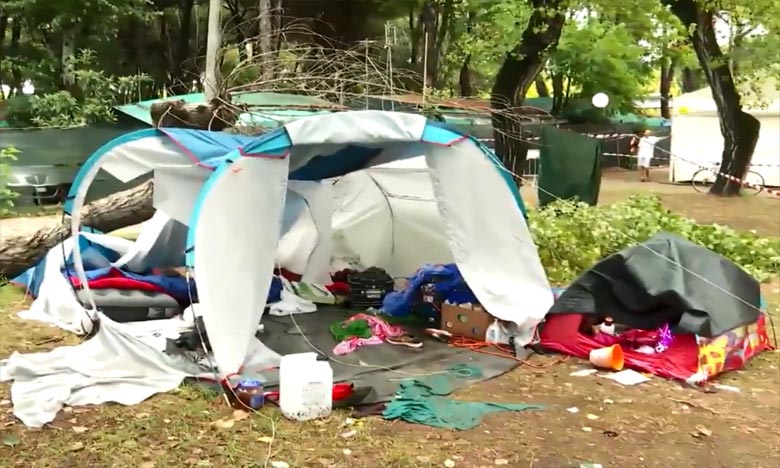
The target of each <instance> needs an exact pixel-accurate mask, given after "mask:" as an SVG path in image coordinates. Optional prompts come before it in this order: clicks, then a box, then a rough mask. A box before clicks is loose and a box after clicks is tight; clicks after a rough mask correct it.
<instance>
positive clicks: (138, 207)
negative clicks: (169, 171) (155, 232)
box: [0, 180, 154, 278]
mask: <svg viewBox="0 0 780 468" xmlns="http://www.w3.org/2000/svg"><path fill="white" fill-rule="evenodd" d="M153 191H154V186H153V183H152V181H151V180H150V181H148V182H145V183H143V184H141V185H139V186H137V187H134V188H132V189H130V190H126V191H124V192H119V193H117V194H114V195H112V196H110V197H106V198H103V199H100V200H97V201H95V202H93V203H90V204H89V205H87V206H85V207H84V209H83V210H82V224H83V226H86V227H91V228H94V229H98V230H100V231H103V232H111V231H115V230H117V229H121V228H123V227H126V226H132V225H135V224H138V223H142V222H144V221H146V220H147V219H149V218H151V217H152V215H153V214H154V206H153V204H152V199H153V197H152V193H153ZM70 230H71V225H70V220H69V219H67V220H65V222H64V223H60V224H58V225H56V226H53V227H47V228H43V229H40V230H38V232H36V233H35V234H33V235H32V237H30V236H16V237H11V238H4V239H2V241H0V277H4V278H16V277H17V276H19V275H20V274H22V273H24V271H25V270H27V269H28V268H30V267H32V266H34V265H35V264H37V263H38V262H39V261H40V260H41V259H42V258H43V257H44V256H45V255H46V253H48V252H49V250H51V249H52V248H53V247H55V246H56V245H57V244H59V243H60V242H62V241H64V240H65V239H67V238H68V237H70Z"/></svg>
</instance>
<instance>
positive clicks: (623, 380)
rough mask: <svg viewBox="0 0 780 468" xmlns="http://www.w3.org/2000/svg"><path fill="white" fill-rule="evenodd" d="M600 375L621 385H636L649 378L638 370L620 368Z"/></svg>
mask: <svg viewBox="0 0 780 468" xmlns="http://www.w3.org/2000/svg"><path fill="white" fill-rule="evenodd" d="M600 376H601V377H604V378H607V379H610V380H614V381H615V382H617V383H619V384H621V385H637V384H641V383H643V382H647V381H648V380H650V378H649V377H646V376H644V375H642V374H640V373H639V372H637V371H635V370H631V369H626V370H622V371H620V372H615V373H612V374H600Z"/></svg>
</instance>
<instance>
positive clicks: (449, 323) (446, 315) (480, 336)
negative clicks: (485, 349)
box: [441, 304, 495, 341]
mask: <svg viewBox="0 0 780 468" xmlns="http://www.w3.org/2000/svg"><path fill="white" fill-rule="evenodd" d="M494 320H495V318H493V316H492V315H490V314H489V313H487V311H485V309H483V308H482V306H481V305H479V304H474V305H457V304H442V306H441V329H442V330H446V331H448V332H450V333H452V334H453V335H461V336H464V337H466V338H471V339H473V340H479V341H485V333H487V328H488V327H489V326H490V324H491V323H493V321H494Z"/></svg>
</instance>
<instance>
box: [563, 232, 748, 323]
mask: <svg viewBox="0 0 780 468" xmlns="http://www.w3.org/2000/svg"><path fill="white" fill-rule="evenodd" d="M760 296H761V292H760V288H759V284H758V282H757V281H756V280H755V279H753V278H752V277H750V275H748V274H747V273H745V271H744V270H742V269H741V268H740V267H739V266H737V265H735V264H734V263H732V262H731V261H729V260H727V259H726V258H724V257H722V256H720V255H718V254H717V253H715V252H713V251H711V250H708V249H706V248H704V247H702V246H699V245H696V244H693V243H692V242H690V241H688V240H686V239H684V238H682V237H680V236H677V235H675V234H670V233H664V232H662V233H659V234H656V235H654V236H653V237H651V238H650V239H648V240H647V241H645V242H643V243H642V244H639V245H637V246H633V247H629V248H627V249H624V250H622V251H620V252H618V253H616V254H614V255H611V256H609V257H607V258H606V259H604V260H602V261H601V262H599V263H598V264H596V265H594V266H593V267H592V268H591V269H589V270H588V271H586V272H585V273H583V274H582V275H581V276H580V277H579V278H578V279H577V280H575V281H574V283H573V284H572V285H571V286H569V288H567V289H566V291H564V293H563V294H562V295H561V296H560V297H559V298H558V300H557V301H556V302H555V304H554V305H553V306H552V307H551V308H550V311H549V312H548V316H549V315H555V314H571V313H576V314H608V315H609V316H611V317H612V318H613V319H614V320H615V322H616V323H622V324H625V325H628V326H629V327H632V328H638V329H645V330H652V329H657V328H659V327H661V326H663V325H664V324H667V323H668V324H670V325H672V326H673V332H674V333H677V334H680V333H689V334H695V335H698V336H702V337H714V336H718V335H721V334H723V333H725V332H727V331H729V330H732V329H735V328H737V327H740V326H745V325H749V324H752V323H755V322H756V321H757V320H758V317H759V315H760V314H761V311H760V305H761V297H760Z"/></svg>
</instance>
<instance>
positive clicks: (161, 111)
mask: <svg viewBox="0 0 780 468" xmlns="http://www.w3.org/2000/svg"><path fill="white" fill-rule="evenodd" d="M222 101H225V102H229V98H228V96H221V97H218V98H216V99H213V100H211V102H210V103H208V104H187V103H186V102H184V101H163V102H155V103H154V104H152V105H151V106H150V108H149V114H151V117H152V125H154V126H155V127H169V128H170V127H173V128H191V129H192V128H194V129H201V130H211V131H215V132H218V131H222V130H225V129H227V128H230V127H232V126H233V125H235V123H236V120H237V115H236V113H235V112H233V111H231V110H229V109H228V107H227V106H226V105H223V104H224V103H223V102H222Z"/></svg>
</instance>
